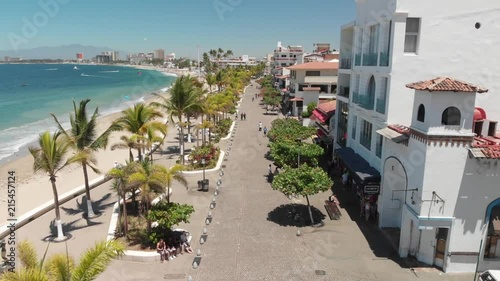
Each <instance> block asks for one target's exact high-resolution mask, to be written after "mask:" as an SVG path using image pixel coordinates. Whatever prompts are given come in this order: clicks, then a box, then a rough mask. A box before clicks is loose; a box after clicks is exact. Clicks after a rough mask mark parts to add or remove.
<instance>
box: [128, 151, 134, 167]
mask: <svg viewBox="0 0 500 281" xmlns="http://www.w3.org/2000/svg"><path fill="white" fill-rule="evenodd" d="M128 159H129V160H130V163H132V162H134V154H132V148H129V149H128Z"/></svg>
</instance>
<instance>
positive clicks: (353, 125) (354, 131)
mask: <svg viewBox="0 0 500 281" xmlns="http://www.w3.org/2000/svg"><path fill="white" fill-rule="evenodd" d="M357 125H358V116H356V115H354V116H353V117H352V135H351V138H352V139H353V140H355V139H356V126H357Z"/></svg>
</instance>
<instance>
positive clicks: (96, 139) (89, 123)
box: [51, 99, 119, 218]
mask: <svg viewBox="0 0 500 281" xmlns="http://www.w3.org/2000/svg"><path fill="white" fill-rule="evenodd" d="M89 102H90V99H85V100H82V101H80V104H79V106H78V107H77V106H76V103H75V102H74V101H73V113H72V114H70V116H69V120H70V125H71V128H70V129H69V130H68V131H65V130H64V128H63V126H62V125H61V123H60V122H59V120H58V119H57V117H56V116H55V115H54V114H51V115H52V117H53V118H54V120H55V121H56V123H57V126H58V128H59V130H60V131H61V132H62V133H63V134H64V135H65V136H66V138H67V139H68V140H69V144H70V146H71V148H72V149H73V150H74V151H75V159H78V162H79V163H80V164H81V165H82V169H83V179H84V182H85V196H86V197H87V217H88V218H93V217H95V213H94V209H93V207H92V199H91V197H90V186H89V175H88V171H87V168H90V169H92V171H94V172H95V173H96V174H100V173H101V172H100V171H99V169H97V167H96V165H97V159H96V157H95V152H96V151H98V150H100V149H105V148H106V146H107V145H108V139H109V135H110V134H111V132H113V131H117V130H118V129H119V127H118V126H117V125H116V124H112V125H111V126H110V127H108V128H107V129H106V130H105V131H104V132H103V133H102V134H101V135H98V134H97V118H98V117H99V108H96V109H95V111H94V114H92V116H91V117H90V118H88V115H87V104H88V103H89Z"/></svg>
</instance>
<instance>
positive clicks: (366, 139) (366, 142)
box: [359, 120, 372, 150]
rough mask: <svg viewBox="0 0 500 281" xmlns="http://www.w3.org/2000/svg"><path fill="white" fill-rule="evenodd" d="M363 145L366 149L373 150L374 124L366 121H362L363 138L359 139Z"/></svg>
mask: <svg viewBox="0 0 500 281" xmlns="http://www.w3.org/2000/svg"><path fill="white" fill-rule="evenodd" d="M359 143H361V144H362V145H363V146H364V147H366V149H368V150H371V146H372V123H370V122H367V121H366V120H362V121H361V136H360V137H359Z"/></svg>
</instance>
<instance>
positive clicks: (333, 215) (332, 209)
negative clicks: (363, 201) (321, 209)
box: [325, 200, 342, 220]
mask: <svg viewBox="0 0 500 281" xmlns="http://www.w3.org/2000/svg"><path fill="white" fill-rule="evenodd" d="M325 209H326V212H327V213H328V216H329V217H330V219H331V220H340V217H342V213H341V212H340V210H339V206H338V205H337V204H336V203H335V202H331V201H330V200H325Z"/></svg>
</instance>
